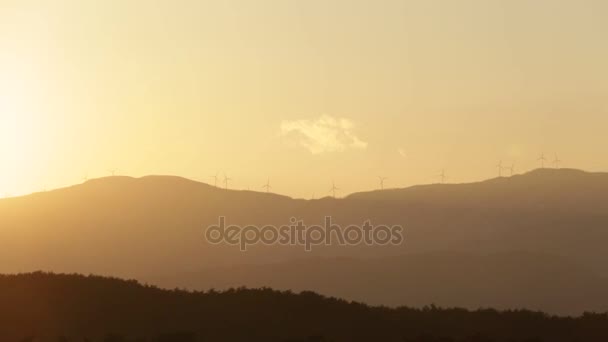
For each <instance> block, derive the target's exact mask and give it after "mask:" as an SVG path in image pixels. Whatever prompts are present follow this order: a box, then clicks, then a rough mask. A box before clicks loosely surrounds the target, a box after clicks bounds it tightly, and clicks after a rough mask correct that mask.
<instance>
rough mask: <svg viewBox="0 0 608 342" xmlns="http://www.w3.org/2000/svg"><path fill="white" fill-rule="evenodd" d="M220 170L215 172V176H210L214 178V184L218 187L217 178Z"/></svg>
mask: <svg viewBox="0 0 608 342" xmlns="http://www.w3.org/2000/svg"><path fill="white" fill-rule="evenodd" d="M219 175H220V173H219V171H218V172H216V173H215V176H210V177H211V178H213V186H215V187H216V188H217V180H218V179H219Z"/></svg>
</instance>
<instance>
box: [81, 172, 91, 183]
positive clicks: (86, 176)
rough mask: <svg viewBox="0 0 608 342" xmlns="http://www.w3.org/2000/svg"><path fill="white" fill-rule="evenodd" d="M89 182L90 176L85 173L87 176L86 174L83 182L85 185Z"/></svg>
mask: <svg viewBox="0 0 608 342" xmlns="http://www.w3.org/2000/svg"><path fill="white" fill-rule="evenodd" d="M88 180H89V174H88V173H85V174H84V177H82V181H83V182H84V183H86V182H87V181H88Z"/></svg>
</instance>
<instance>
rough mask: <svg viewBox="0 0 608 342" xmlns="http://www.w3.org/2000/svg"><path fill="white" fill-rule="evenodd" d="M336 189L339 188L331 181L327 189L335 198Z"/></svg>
mask: <svg viewBox="0 0 608 342" xmlns="http://www.w3.org/2000/svg"><path fill="white" fill-rule="evenodd" d="M338 190H340V189H339V188H337V187H336V182H334V181H332V182H331V189H329V191H330V192H331V193H332V194H333V197H334V198H336V191H338Z"/></svg>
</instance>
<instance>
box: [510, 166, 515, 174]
mask: <svg viewBox="0 0 608 342" xmlns="http://www.w3.org/2000/svg"><path fill="white" fill-rule="evenodd" d="M509 171H510V172H511V176H513V174H514V173H515V163H511V166H509Z"/></svg>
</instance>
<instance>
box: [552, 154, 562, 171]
mask: <svg viewBox="0 0 608 342" xmlns="http://www.w3.org/2000/svg"><path fill="white" fill-rule="evenodd" d="M561 163H562V161H561V160H559V158H558V157H557V154H556V155H555V159H554V160H553V165H555V168H556V169H559V167H560V165H561Z"/></svg>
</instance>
